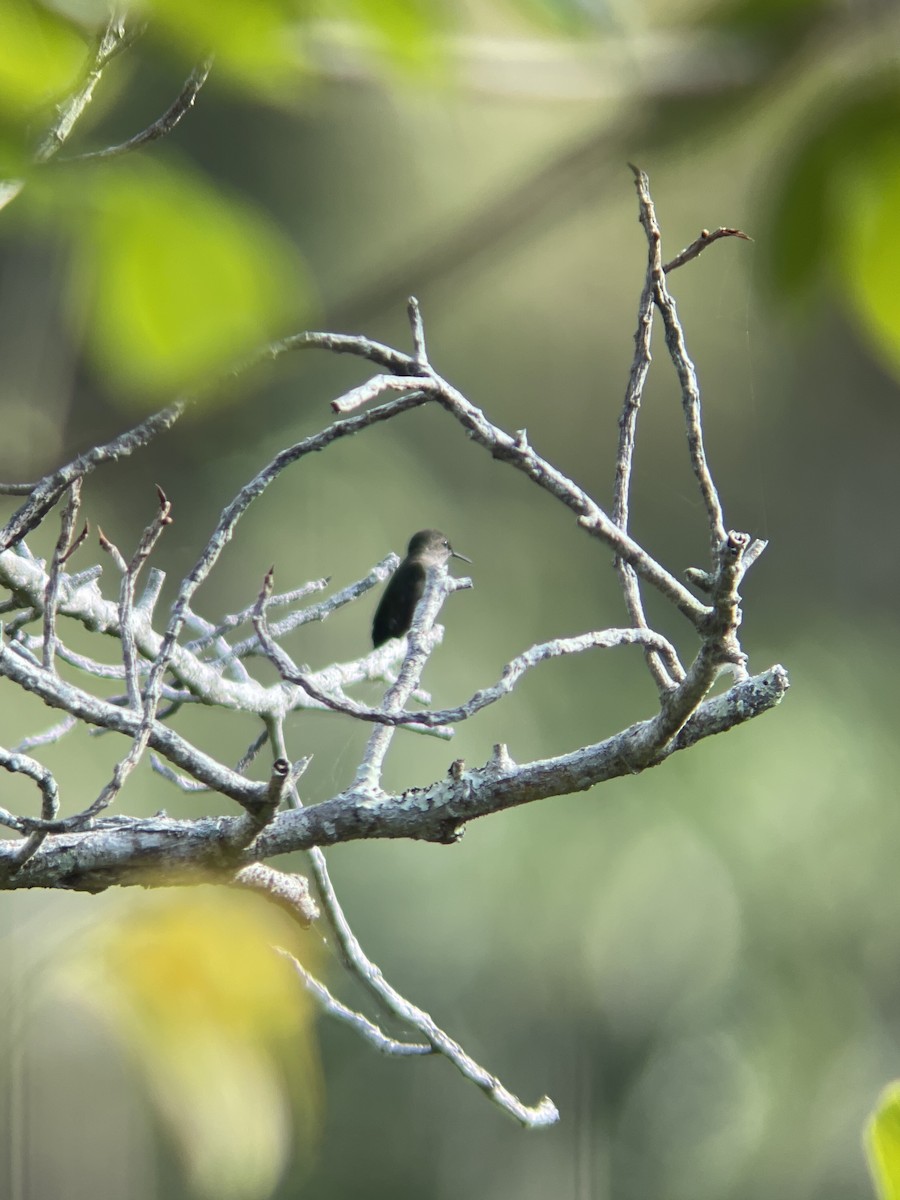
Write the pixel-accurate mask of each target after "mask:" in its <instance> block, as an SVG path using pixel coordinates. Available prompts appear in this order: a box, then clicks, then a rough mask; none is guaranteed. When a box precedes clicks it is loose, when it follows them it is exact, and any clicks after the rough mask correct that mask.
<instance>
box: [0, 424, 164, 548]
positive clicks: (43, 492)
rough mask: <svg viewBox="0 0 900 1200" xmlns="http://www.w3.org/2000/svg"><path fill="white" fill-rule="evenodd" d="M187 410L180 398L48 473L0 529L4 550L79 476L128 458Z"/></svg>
mask: <svg viewBox="0 0 900 1200" xmlns="http://www.w3.org/2000/svg"><path fill="white" fill-rule="evenodd" d="M183 411H184V403H183V402H181V401H178V402H177V403H175V404H172V405H170V406H169V407H168V408H164V409H162V410H161V411H160V412H158V413H154V414H153V415H152V416H150V417H147V419H146V420H145V421H141V423H140V424H139V425H135V426H134V428H133V429H129V430H128V431H127V432H125V433H120V434H119V436H118V437H115V438H113V439H112V441H111V442H106V443H105V445H102V446H94V447H93V448H92V449H90V450H87V451H85V453H84V454H80V455H79V456H78V458H75V459H73V460H72V461H71V462H70V463H67V464H66V465H65V466H64V467H60V468H59V469H58V470H56V471H54V472H52V474H50V475H45V476H44V478H43V479H42V480H40V482H39V483H38V484H36V486H35V487H34V488H33V489H32V491H31V493H30V495H29V497H28V500H27V501H26V502H25V504H23V505H22V507H21V508H19V509H18V510H17V511H16V512H15V513H13V515H12V516H11V517H10V519H9V520H8V521H7V523H6V525H5V526H4V527H3V529H2V530H0V550H6V549H8V548H9V547H10V546H14V545H15V544H16V543H17V542H19V541H21V539H22V538H23V537H25V536H27V534H29V533H30V532H31V531H32V529H36V528H37V526H38V525H40V523H41V521H43V519H44V517H45V516H46V515H47V513H48V512H49V511H50V509H51V508H52V507H53V506H54V504H55V503H56V502H57V500H58V499H59V498H60V496H61V495H62V494H63V492H64V491H65V490H66V488H67V487H69V486H70V485H71V484H72V483H73V482H74V481H75V480H76V479H78V478H80V477H82V476H84V475H87V474H89V472H91V471H93V470H94V469H95V468H96V467H99V466H100V465H101V464H103V463H108V462H115V461H116V460H117V459H120V458H126V457H127V456H128V455H129V454H133V453H134V452H135V450H139V449H140V448H141V447H142V446H146V445H147V443H148V442H150V441H152V440H153V438H155V437H156V436H157V435H158V434H160V433H164V432H165V431H166V430H167V429H171V427H172V426H173V425H174V424H175V422H176V421H177V420H178V418H179V417H180V416H181V414H182V412H183Z"/></svg>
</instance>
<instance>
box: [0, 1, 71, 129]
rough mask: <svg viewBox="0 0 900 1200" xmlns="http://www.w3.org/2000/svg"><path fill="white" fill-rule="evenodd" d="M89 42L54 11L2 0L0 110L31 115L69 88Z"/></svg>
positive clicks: (8, 114)
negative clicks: (83, 39)
mask: <svg viewBox="0 0 900 1200" xmlns="http://www.w3.org/2000/svg"><path fill="white" fill-rule="evenodd" d="M85 58H86V50H85V44H84V42H83V41H82V39H81V38H80V37H79V36H78V35H77V34H76V33H75V31H74V30H73V29H72V28H71V26H69V25H68V24H66V22H64V21H62V20H60V19H59V18H58V17H56V16H54V15H53V14H52V13H49V12H47V11H46V10H45V9H43V8H41V7H40V6H38V5H36V4H31V3H29V2H28V0H0V113H2V115H3V119H4V120H7V121H8V120H10V119H11V118H13V119H15V118H20V117H22V116H26V115H27V114H28V113H30V112H32V111H33V110H34V109H36V108H39V107H40V106H41V105H45V104H48V103H49V102H50V101H52V100H54V99H56V98H57V97H58V96H60V95H61V94H62V93H64V92H65V91H66V89H68V88H70V87H71V86H72V85H73V84H74V82H75V80H76V78H77V75H78V72H79V70H80V69H81V68H82V67H83V65H84V62H85Z"/></svg>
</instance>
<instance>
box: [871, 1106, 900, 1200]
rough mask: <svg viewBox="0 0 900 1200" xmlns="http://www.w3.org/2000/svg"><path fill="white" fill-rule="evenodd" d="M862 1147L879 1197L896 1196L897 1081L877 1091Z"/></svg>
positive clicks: (899, 1147) (899, 1174)
mask: <svg viewBox="0 0 900 1200" xmlns="http://www.w3.org/2000/svg"><path fill="white" fill-rule="evenodd" d="M865 1148H866V1157H867V1159H868V1162H869V1170H870V1171H871V1173H872V1178H873V1180H874V1182H875V1188H876V1190H877V1192H878V1196H879V1200H900V1083H892V1084H890V1085H889V1086H888V1087H886V1088H885V1089H884V1091H883V1092H882V1093H881V1096H880V1098H879V1100H878V1107H877V1108H876V1109H875V1111H874V1112H873V1113H872V1115H871V1117H870V1118H869V1120H868V1122H867V1123H866V1130H865Z"/></svg>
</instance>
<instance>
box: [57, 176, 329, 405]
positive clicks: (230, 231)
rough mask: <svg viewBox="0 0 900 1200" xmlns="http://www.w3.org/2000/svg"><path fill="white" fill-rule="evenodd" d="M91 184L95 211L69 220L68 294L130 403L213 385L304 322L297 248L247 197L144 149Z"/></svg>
mask: <svg viewBox="0 0 900 1200" xmlns="http://www.w3.org/2000/svg"><path fill="white" fill-rule="evenodd" d="M95 170H96V169H95ZM88 186H89V188H90V191H89V193H88V195H89V203H88V207H87V217H86V220H84V221H81V220H78V221H77V222H73V226H72V235H73V239H74V243H75V270H74V272H73V278H72V284H71V291H70V303H71V306H72V309H73V315H74V316H75V317H76V319H77V322H78V324H79V325H80V324H82V322H83V317H84V315H85V313H86V316H87V323H86V334H87V339H88V344H89V346H90V348H91V350H92V352H93V355H94V358H95V360H96V362H97V364H98V366H99V367H100V368H101V369H102V370H104V371H106V372H108V373H109V375H110V376H111V383H112V385H113V388H112V390H115V389H116V388H124V389H126V392H125V395H124V397H123V398H124V400H125V401H126V402H127V401H128V400H129V398H130V399H132V400H133V399H134V398H137V399H138V400H142V399H143V400H147V401H149V402H155V401H156V399H157V397H158V396H159V395H160V394H161V393H162V394H170V393H172V392H175V391H178V390H181V389H182V388H185V387H190V386H192V385H195V384H199V383H202V382H205V381H207V380H208V379H209V377H210V376H211V375H214V374H215V373H216V372H217V371H219V370H221V369H222V368H224V367H226V366H228V365H229V364H231V363H232V362H234V361H235V360H236V359H238V358H239V357H240V356H241V355H242V354H244V353H246V352H247V351H248V350H250V349H252V348H254V347H256V346H258V345H259V344H261V343H263V342H265V341H267V340H269V339H270V338H271V337H272V336H273V335H274V334H276V333H279V332H283V330H284V326H285V324H286V323H290V324H291V325H292V326H296V325H297V324H298V323H299V322H300V321H301V319H302V317H303V315H304V310H305V308H306V302H307V291H306V276H305V272H304V269H303V264H302V260H301V259H300V255H299V254H298V253H297V252H296V251H295V250H294V249H293V247H292V246H291V244H290V243H289V242H288V241H287V239H285V238H284V237H283V236H282V235H281V234H280V233H279V232H278V231H277V230H276V228H275V227H274V226H273V225H271V224H270V223H269V222H268V221H266V220H265V218H264V217H263V216H262V215H261V214H260V213H258V212H256V211H254V210H253V209H251V208H250V206H249V205H245V204H243V203H242V202H240V201H238V200H236V199H234V198H233V197H230V196H228V197H226V196H225V195H223V194H222V193H220V192H216V191H214V190H213V189H212V187H210V186H209V184H207V183H206V182H205V181H204V180H203V179H201V178H200V177H198V176H197V175H195V174H193V173H190V172H188V171H186V170H183V169H175V168H172V167H168V166H166V167H164V166H161V165H159V164H158V163H155V162H153V161H150V160H144V159H140V158H136V159H132V160H129V161H128V162H127V163H116V164H115V166H113V167H110V168H108V169H107V170H103V171H99V172H97V174H96V177H94V176H93V175H92V176H91V179H90V180H89V184H88ZM74 207H75V209H76V210H77V205H76V206H74ZM74 215H75V216H76V217H78V216H79V215H80V214H79V213H78V212H77V211H76V212H75V213H74Z"/></svg>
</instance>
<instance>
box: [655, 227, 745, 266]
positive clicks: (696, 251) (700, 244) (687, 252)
mask: <svg viewBox="0 0 900 1200" xmlns="http://www.w3.org/2000/svg"><path fill="white" fill-rule="evenodd" d="M726 237H734V238H743V240H744V241H745V242H752V241H753V238H752V237H750V235H749V234H747V233H744V232H743V230H740V229H727V228H725V227H724V226H720V227H719V228H718V229H713V230H709V229H701V230H700V236H699V237H698V238H695V239H694V241H692V242H691V244H690V245H689V246H685V248H684V249H683V250H682V251H680V252H679V253H678V254H676V255H675V257H674V258H673V259H672V260H671V261H670V262H667V263H666V264H665V265H664V266H663V271H665V273H666V274H667V275H668V274H669V272H670V271H675V270H677V268H678V267H683V266H684V264H685V263H687V262H690V261H691V259H693V258H697V257H698V255H700V254H702V253H703V251H704V250H705V249H706V248H707V246H711V245H712V244H713V242H717V241H718V240H719V238H726Z"/></svg>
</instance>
